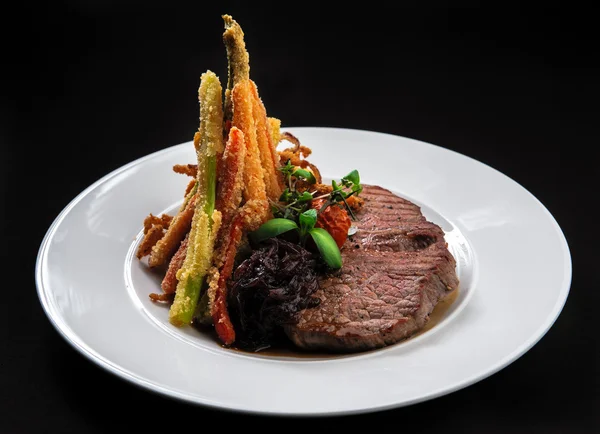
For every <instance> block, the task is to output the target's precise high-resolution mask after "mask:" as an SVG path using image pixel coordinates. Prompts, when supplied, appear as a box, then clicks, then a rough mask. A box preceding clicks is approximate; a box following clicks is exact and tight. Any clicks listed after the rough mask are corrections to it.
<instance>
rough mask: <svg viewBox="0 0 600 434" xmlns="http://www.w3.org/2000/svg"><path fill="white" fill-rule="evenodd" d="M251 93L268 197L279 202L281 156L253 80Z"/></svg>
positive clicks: (281, 182) (281, 183) (281, 189)
mask: <svg viewBox="0 0 600 434" xmlns="http://www.w3.org/2000/svg"><path fill="white" fill-rule="evenodd" d="M250 92H251V93H252V115H253V117H254V123H255V126H256V142H257V144H258V149H259V151H260V160H261V163H262V168H263V174H264V179H265V188H266V192H267V197H268V198H269V199H271V200H273V201H277V200H278V199H279V196H281V192H282V191H283V175H282V174H281V172H280V171H279V170H278V169H279V166H280V164H279V155H278V154H277V152H276V151H275V149H274V146H273V143H272V140H273V139H272V137H271V132H270V127H269V123H268V121H267V110H266V109H265V105H264V104H263V102H262V100H261V99H260V96H259V95H258V89H257V88H256V84H255V83H254V82H253V81H252V80H250Z"/></svg>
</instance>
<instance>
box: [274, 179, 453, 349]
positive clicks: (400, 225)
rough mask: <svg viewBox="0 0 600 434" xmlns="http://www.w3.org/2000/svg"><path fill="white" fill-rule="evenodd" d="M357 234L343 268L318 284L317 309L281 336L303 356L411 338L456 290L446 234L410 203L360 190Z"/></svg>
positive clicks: (386, 193) (344, 251) (383, 193)
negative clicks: (362, 201)
mask: <svg viewBox="0 0 600 434" xmlns="http://www.w3.org/2000/svg"><path fill="white" fill-rule="evenodd" d="M361 196H362V197H363V198H364V199H365V205H364V207H363V209H362V210H361V212H360V214H359V215H358V216H357V217H358V219H359V221H358V222H355V226H356V227H357V232H356V234H355V235H353V236H351V237H349V238H348V240H347V241H346V243H345V244H344V246H343V247H342V258H343V261H344V266H343V267H342V269H341V270H340V271H338V272H337V273H335V274H333V275H329V276H324V277H323V278H321V279H320V280H319V285H320V289H319V290H318V291H317V292H316V293H315V296H317V297H319V298H320V300H321V303H320V304H319V305H318V306H317V307H314V308H309V309H305V310H303V311H302V312H301V313H300V320H299V322H298V323H297V324H295V325H293V326H288V327H287V328H286V333H287V335H288V336H289V337H290V339H292V341H293V342H294V343H295V344H296V345H298V346H299V347H301V348H305V349H311V350H316V349H321V350H330V351H343V352H353V351H363V350H368V349H374V348H379V347H383V346H385V345H390V344H393V343H395V342H398V341H400V340H402V339H404V338H407V337H409V336H410V335H412V334H413V333H415V332H416V331H418V330H419V329H421V328H422V327H423V326H424V325H425V324H426V323H427V321H428V319H429V314H430V313H431V311H432V310H433V308H434V307H435V305H436V304H437V303H438V302H439V301H440V300H441V299H442V298H443V297H445V296H446V295H448V294H449V293H450V292H451V291H453V290H455V289H456V288H457V287H458V283H459V282H458V278H457V276H456V271H455V270H456V268H455V267H456V262H455V260H454V257H453V256H452V254H451V253H450V252H449V251H448V249H447V244H446V242H445V240H444V232H443V231H442V229H441V228H440V227H439V226H437V225H436V224H434V223H432V222H429V221H427V220H426V219H425V217H424V216H423V215H422V214H421V210H420V208H419V207H418V206H417V205H415V204H413V203H412V202H410V201H408V200H406V199H403V198H401V197H398V196H396V195H394V194H393V193H391V192H390V191H388V190H386V189H383V188H381V187H377V186H365V187H364V190H363V192H362V193H361Z"/></svg>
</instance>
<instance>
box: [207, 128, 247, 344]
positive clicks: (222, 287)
mask: <svg viewBox="0 0 600 434" xmlns="http://www.w3.org/2000/svg"><path fill="white" fill-rule="evenodd" d="M245 160H246V144H245V142H244V133H243V132H242V131H241V130H240V129H238V128H237V127H232V128H231V130H229V139H228V141H227V145H226V147H225V152H224V153H223V158H222V162H223V164H222V166H223V167H224V168H226V170H224V171H223V172H222V173H220V174H219V175H220V176H219V178H220V179H219V181H220V182H219V188H218V191H217V203H216V207H217V209H218V210H219V211H221V214H222V222H221V229H220V230H219V234H218V237H217V240H218V241H217V247H216V251H215V256H214V259H213V264H214V267H212V268H211V270H210V271H209V278H208V291H207V295H208V314H209V315H210V317H212V322H213V324H214V325H215V330H216V332H217V335H218V336H219V338H220V339H221V341H222V342H223V343H224V344H226V345H230V344H231V343H233V341H234V340H235V331H234V330H233V325H232V323H231V320H230V319H229V314H228V312H227V280H228V277H229V275H231V270H232V269H233V260H234V259H235V254H236V252H237V249H238V246H239V244H240V240H241V236H242V225H243V220H242V218H240V217H238V218H237V219H234V218H235V217H236V216H239V206H240V203H241V201H242V191H243V188H244V183H243V181H244V176H243V174H244V167H245Z"/></svg>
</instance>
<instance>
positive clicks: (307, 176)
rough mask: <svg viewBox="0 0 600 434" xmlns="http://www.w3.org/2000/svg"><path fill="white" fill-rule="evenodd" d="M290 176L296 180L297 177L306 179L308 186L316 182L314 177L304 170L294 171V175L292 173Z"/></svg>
mask: <svg viewBox="0 0 600 434" xmlns="http://www.w3.org/2000/svg"><path fill="white" fill-rule="evenodd" d="M292 176H295V177H296V178H298V177H300V178H304V179H306V181H308V183H309V184H314V183H316V182H317V180H316V179H315V175H313V174H312V173H311V172H309V171H308V170H304V169H296V170H294V173H292Z"/></svg>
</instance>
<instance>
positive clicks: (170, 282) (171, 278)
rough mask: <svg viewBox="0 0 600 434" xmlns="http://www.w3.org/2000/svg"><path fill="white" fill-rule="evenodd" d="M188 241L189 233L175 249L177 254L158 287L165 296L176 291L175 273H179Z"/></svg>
mask: <svg viewBox="0 0 600 434" xmlns="http://www.w3.org/2000/svg"><path fill="white" fill-rule="evenodd" d="M188 240H189V232H188V234H187V235H186V236H185V238H184V239H183V241H182V242H181V244H180V245H179V249H177V252H176V253H175V254H174V255H173V257H172V258H171V262H169V268H167V272H166V273H165V277H163V280H162V282H161V284H160V287H161V288H162V290H163V292H164V293H165V294H170V293H172V292H175V290H176V289H177V272H178V271H179V269H180V268H181V266H182V265H183V262H184V261H185V255H186V253H187V247H188Z"/></svg>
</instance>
